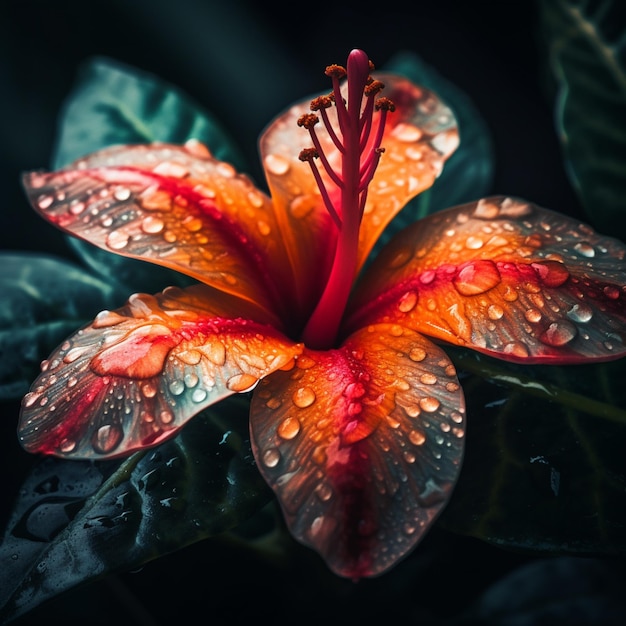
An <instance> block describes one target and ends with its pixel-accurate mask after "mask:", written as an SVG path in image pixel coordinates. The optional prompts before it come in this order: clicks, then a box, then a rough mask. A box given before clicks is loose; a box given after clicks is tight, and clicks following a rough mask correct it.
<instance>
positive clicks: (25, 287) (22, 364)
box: [0, 253, 114, 400]
mask: <svg viewBox="0 0 626 626" xmlns="http://www.w3.org/2000/svg"><path fill="white" fill-rule="evenodd" d="M0 292H1V293H2V298H1V299H0V399H2V400H6V399H12V398H17V397H19V396H21V395H23V394H24V393H26V391H28V387H29V386H30V383H31V382H32V381H33V379H34V378H35V377H36V376H37V374H38V373H39V364H40V362H41V360H42V359H43V358H44V357H46V356H47V355H48V354H49V353H50V352H51V351H52V350H53V349H54V348H55V347H56V346H57V345H58V344H59V343H61V341H63V339H65V338H66V337H67V336H68V335H69V334H71V333H72V332H74V331H75V330H76V329H77V328H78V327H79V326H81V325H83V324H85V323H86V322H87V321H89V320H91V319H92V318H93V317H94V315H96V314H97V313H98V312H99V311H101V310H102V309H104V308H109V307H111V306H112V305H113V304H114V292H113V289H112V288H111V287H110V286H109V285H108V284H107V283H105V282H103V281H101V280H100V279H98V278H95V277H94V276H91V275H90V274H88V273H87V272H85V271H84V270H82V269H81V268H79V267H76V266H75V265H73V264H71V263H69V262H66V261H61V260H57V259H54V258H52V257H46V256H39V255H37V256H35V255H30V254H19V253H12V254H9V253H4V254H0Z"/></svg>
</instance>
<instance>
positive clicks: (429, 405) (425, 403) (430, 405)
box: [420, 396, 440, 413]
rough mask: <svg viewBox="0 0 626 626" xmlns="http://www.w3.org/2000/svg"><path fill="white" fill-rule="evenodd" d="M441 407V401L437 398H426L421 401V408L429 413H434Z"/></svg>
mask: <svg viewBox="0 0 626 626" xmlns="http://www.w3.org/2000/svg"><path fill="white" fill-rule="evenodd" d="M439 406H440V402H439V400H437V398H432V397H428V396H427V397H426V398H422V399H421V400H420V407H421V408H422V410H424V411H426V412H427V413H434V412H435V411H436V410H437V409H438V408H439Z"/></svg>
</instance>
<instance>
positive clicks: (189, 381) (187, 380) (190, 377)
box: [184, 372, 199, 389]
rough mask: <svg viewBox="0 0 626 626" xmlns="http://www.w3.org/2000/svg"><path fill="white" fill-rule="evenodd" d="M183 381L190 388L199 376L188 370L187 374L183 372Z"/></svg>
mask: <svg viewBox="0 0 626 626" xmlns="http://www.w3.org/2000/svg"><path fill="white" fill-rule="evenodd" d="M184 381H185V385H186V386H187V387H189V388H190V389H192V388H193V387H195V386H196V385H197V384H198V382H199V378H198V376H197V375H196V374H194V373H193V372H190V373H189V374H185V378H184Z"/></svg>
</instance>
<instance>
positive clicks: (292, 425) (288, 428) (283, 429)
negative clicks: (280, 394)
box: [276, 417, 300, 439]
mask: <svg viewBox="0 0 626 626" xmlns="http://www.w3.org/2000/svg"><path fill="white" fill-rule="evenodd" d="M276 432H277V433H278V435H279V436H280V437H282V438H283V439H293V438H294V437H295V436H296V435H297V434H298V433H299V432H300V422H299V421H298V419H297V418H295V417H288V418H286V419H284V420H283V421H282V422H281V423H280V425H279V426H278V429H277V431H276Z"/></svg>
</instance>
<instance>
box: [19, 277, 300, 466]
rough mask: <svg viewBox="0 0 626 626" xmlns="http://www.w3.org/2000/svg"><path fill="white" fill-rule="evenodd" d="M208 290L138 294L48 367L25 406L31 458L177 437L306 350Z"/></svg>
mask: <svg viewBox="0 0 626 626" xmlns="http://www.w3.org/2000/svg"><path fill="white" fill-rule="evenodd" d="M249 308H250V307H247V306H246V304H245V303H242V302H241V301H237V300H236V299H234V298H232V297H230V296H227V295H225V294H220V292H217V291H215V290H214V289H211V288H209V287H206V286H204V285H198V286H196V287H190V288H188V289H185V290H181V289H177V288H169V289H166V290H165V291H164V292H163V293H161V294H158V295H156V296H149V295H147V294H137V295H134V296H132V297H131V298H130V300H129V301H128V304H127V305H126V306H124V307H123V308H121V309H119V310H117V311H103V312H102V313H101V314H100V315H98V317H97V318H96V319H95V320H94V321H93V323H92V324H90V325H89V326H87V327H85V328H84V329H82V330H79V331H78V332H77V333H76V334H75V335H73V336H72V337H70V338H69V339H68V340H67V341H66V342H65V343H64V344H63V345H61V346H60V347H59V348H58V349H57V350H56V351H55V352H53V354H52V355H51V356H50V358H49V359H48V360H47V361H45V362H44V363H43V364H42V374H41V375H40V376H39V378H38V379H37V380H36V381H35V382H34V384H33V386H32V387H31V391H30V392H29V393H28V394H27V395H26V396H25V397H24V400H23V402H22V414H21V417H20V424H19V428H18V431H19V436H20V440H21V442H22V445H23V446H24V447H25V448H26V449H27V450H28V451H29V452H43V453H46V454H54V455H57V456H71V457H73V458H105V457H106V458H110V457H115V456H121V455H126V454H129V453H131V452H132V451H133V450H137V449H140V448H144V447H147V446H153V445H156V444H158V443H160V442H162V441H163V440H164V439H167V438H169V437H171V436H172V435H174V434H175V433H176V431H177V430H178V429H180V428H181V426H183V424H184V423H185V422H186V421H187V420H189V419H190V418H191V417H193V416H194V415H195V414H196V413H198V412H199V411H200V410H202V409H204V408H205V407H207V406H209V405H210V404H213V403H215V402H217V401H218V400H221V399H222V398H224V397H226V396H229V395H231V394H233V393H237V392H241V391H246V390H248V389H250V388H251V387H253V386H254V385H255V384H256V383H257V382H258V381H259V379H261V378H263V376H266V375H267V374H269V373H271V372H273V371H275V370H276V369H278V368H281V367H284V366H285V365H286V364H288V363H289V362H290V361H291V360H292V359H293V358H294V356H296V355H297V354H299V353H300V352H301V346H299V345H297V344H294V343H293V342H291V341H289V340H288V339H286V338H285V337H284V336H282V335H281V334H280V333H279V332H278V331H276V330H274V329H273V328H272V327H271V326H268V325H267V324H266V323H264V320H263V318H262V317H260V316H259V317H257V318H256V319H257V321H254V318H252V317H247V318H246V317H241V315H246V313H249V312H250V310H248V309H249Z"/></svg>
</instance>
